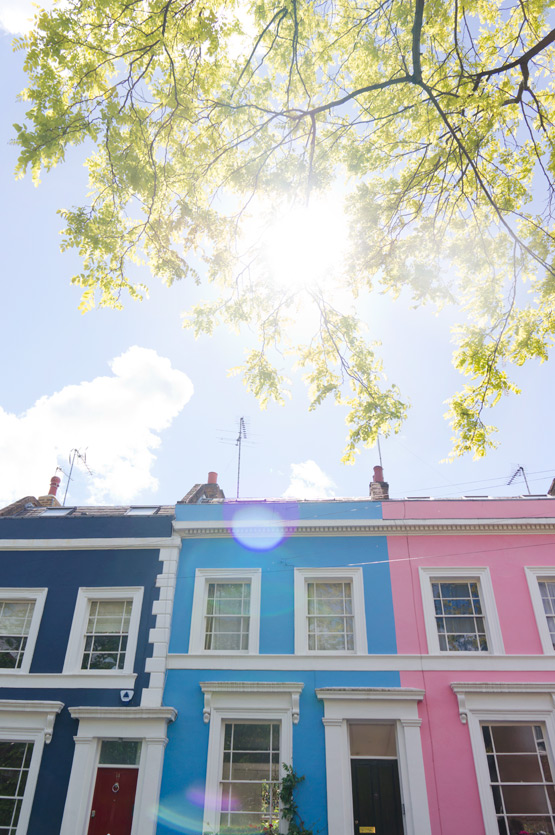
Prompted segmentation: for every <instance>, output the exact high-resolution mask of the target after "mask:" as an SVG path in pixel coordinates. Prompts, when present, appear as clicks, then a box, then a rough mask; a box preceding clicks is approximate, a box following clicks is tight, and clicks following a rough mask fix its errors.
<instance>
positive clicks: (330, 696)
mask: <svg viewBox="0 0 555 835" xmlns="http://www.w3.org/2000/svg"><path fill="white" fill-rule="evenodd" d="M314 692H315V693H316V696H317V698H318V699H322V700H323V701H331V700H334V699H336V700H341V701H345V700H348V701H353V700H358V701H361V700H362V701H365V702H366V701H372V700H373V701H377V700H380V701H384V700H388V701H389V700H393V701H399V700H403V701H408V700H410V701H413V702H415V701H416V702H421V701H422V699H423V698H424V695H425V692H426V691H425V690H420V689H419V688H417V687H317V688H316V690H315V691H314ZM418 727H420V726H418Z"/></svg>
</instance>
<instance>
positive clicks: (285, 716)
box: [200, 681, 303, 835]
mask: <svg viewBox="0 0 555 835" xmlns="http://www.w3.org/2000/svg"><path fill="white" fill-rule="evenodd" d="M200 687H201V689H202V691H203V693H204V710H203V716H204V721H205V722H210V732H209V735H208V757H207V761H206V791H205V801H204V822H203V827H202V831H203V833H205V835H214V833H217V832H218V830H219V815H220V809H221V777H222V763H223V732H224V726H225V723H226V722H241V721H244V722H259V723H268V724H270V723H272V722H274V723H279V724H280V725H281V731H280V778H281V777H284V776H285V771H284V768H283V766H284V764H287V765H292V763H293V724H294V723H295V724H296V723H297V722H298V721H299V696H300V693H301V691H302V689H303V685H302V683H300V682H272V681H264V682H262V681H249V682H244V681H209V682H200ZM286 831H287V829H286V825H285V823H284V822H283V821H281V822H280V832H286Z"/></svg>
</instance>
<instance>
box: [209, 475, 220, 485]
mask: <svg viewBox="0 0 555 835" xmlns="http://www.w3.org/2000/svg"><path fill="white" fill-rule="evenodd" d="M217 483H218V473H208V484H217Z"/></svg>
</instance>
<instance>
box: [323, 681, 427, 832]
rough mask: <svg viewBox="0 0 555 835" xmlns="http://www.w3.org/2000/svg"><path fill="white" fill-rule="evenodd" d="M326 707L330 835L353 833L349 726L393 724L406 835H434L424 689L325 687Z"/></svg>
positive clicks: (325, 727)
mask: <svg viewBox="0 0 555 835" xmlns="http://www.w3.org/2000/svg"><path fill="white" fill-rule="evenodd" d="M315 692H316V696H317V697H318V699H321V700H322V701H323V702H324V718H323V719H322V722H323V723H324V733H325V744H326V784H327V806H328V829H327V832H328V835H345V833H347V832H352V831H353V789H352V778H351V746H350V739H349V725H350V724H353V723H355V724H356V723H359V722H372V723H374V722H375V723H387V724H394V725H395V729H396V743H397V764H398V768H399V784H400V791H401V801H402V803H403V810H404V815H403V824H404V832H405V835H431V824H430V813H429V809H428V793H427V790H426V781H425V777H424V757H423V753H422V739H421V735H420V726H421V724H422V720H421V719H420V718H419V716H418V703H419V702H421V701H422V699H423V698H424V690H419V689H416V688H412V687H322V688H318V689H317V690H316V691H315Z"/></svg>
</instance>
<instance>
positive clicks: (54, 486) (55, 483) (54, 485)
mask: <svg viewBox="0 0 555 835" xmlns="http://www.w3.org/2000/svg"><path fill="white" fill-rule="evenodd" d="M61 480H62V479H61V478H60V477H59V476H57V475H54V476H52V478H51V479H50V490H49V491H48V495H49V496H55V495H56V493H57V492H58V487H59V486H60V482H61Z"/></svg>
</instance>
